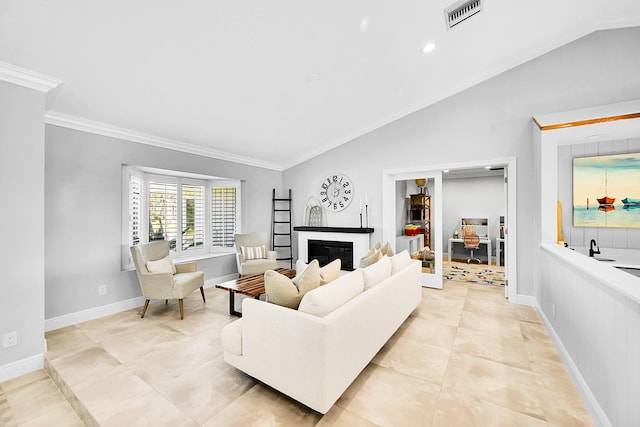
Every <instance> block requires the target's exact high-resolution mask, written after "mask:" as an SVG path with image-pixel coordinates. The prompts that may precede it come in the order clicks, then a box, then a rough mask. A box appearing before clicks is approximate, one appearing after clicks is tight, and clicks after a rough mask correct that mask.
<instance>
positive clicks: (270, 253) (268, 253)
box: [267, 251, 278, 259]
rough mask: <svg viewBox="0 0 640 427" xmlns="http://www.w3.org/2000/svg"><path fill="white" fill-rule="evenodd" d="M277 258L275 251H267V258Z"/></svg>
mask: <svg viewBox="0 0 640 427" xmlns="http://www.w3.org/2000/svg"><path fill="white" fill-rule="evenodd" d="M276 258H278V252H277V251H267V259H276Z"/></svg>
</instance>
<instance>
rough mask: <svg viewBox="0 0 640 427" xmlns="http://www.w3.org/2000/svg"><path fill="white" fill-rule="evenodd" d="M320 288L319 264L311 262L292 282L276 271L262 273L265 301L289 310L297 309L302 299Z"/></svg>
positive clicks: (314, 261) (315, 261)
mask: <svg viewBox="0 0 640 427" xmlns="http://www.w3.org/2000/svg"><path fill="white" fill-rule="evenodd" d="M318 286H320V264H318V260H313V261H311V262H310V263H309V265H308V266H307V268H305V270H304V271H303V272H302V273H301V274H300V275H299V276H296V277H295V278H294V279H293V280H291V279H289V278H288V277H287V276H284V275H282V274H280V273H278V272H276V271H273V270H267V271H265V273H264V289H265V293H266V294H267V301H268V302H270V303H273V304H277V305H281V306H284V307H289V308H298V305H299V304H300V300H301V299H302V297H303V296H304V295H305V294H306V293H307V292H309V291H310V290H312V289H315V288H317V287H318Z"/></svg>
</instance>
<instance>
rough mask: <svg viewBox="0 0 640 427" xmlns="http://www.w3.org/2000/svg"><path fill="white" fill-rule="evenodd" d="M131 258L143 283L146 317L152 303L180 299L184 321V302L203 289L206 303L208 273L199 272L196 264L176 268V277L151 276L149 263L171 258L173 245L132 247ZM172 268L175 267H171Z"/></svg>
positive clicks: (148, 244) (171, 273)
mask: <svg viewBox="0 0 640 427" xmlns="http://www.w3.org/2000/svg"><path fill="white" fill-rule="evenodd" d="M130 250H131V256H132V257H133V263H134V264H135V266H136V273H137V274H138V282H139V283H140V291H141V292H142V295H143V296H144V297H145V298H146V301H145V303H144V308H143V309H142V317H143V318H144V314H145V313H146V312H147V308H148V307H149V300H151V299H161V300H162V299H163V300H165V302H166V301H168V300H170V299H177V300H178V303H179V306H180V319H184V304H183V299H184V297H186V296H187V295H189V294H191V293H192V292H193V291H195V290H196V289H198V288H200V294H202V301H203V302H206V300H205V298H204V288H203V287H204V272H202V271H196V268H197V267H196V262H195V261H192V262H186V263H182V264H175V273H173V272H170V271H166V272H154V273H152V272H150V271H149V269H148V268H147V265H148V263H149V262H153V261H156V262H157V261H161V260H163V259H164V258H166V257H168V256H169V242H168V241H166V240H160V241H157V242H151V243H144V244H140V245H137V246H131V248H130ZM168 265H169V266H170V265H171V264H168Z"/></svg>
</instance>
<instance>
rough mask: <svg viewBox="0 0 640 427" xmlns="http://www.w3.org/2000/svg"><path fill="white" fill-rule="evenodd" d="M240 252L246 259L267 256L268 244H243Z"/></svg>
mask: <svg viewBox="0 0 640 427" xmlns="http://www.w3.org/2000/svg"><path fill="white" fill-rule="evenodd" d="M240 252H241V253H242V256H243V257H244V259H245V260H251V259H265V258H267V245H260V246H241V247H240Z"/></svg>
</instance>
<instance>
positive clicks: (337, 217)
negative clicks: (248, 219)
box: [284, 28, 640, 295]
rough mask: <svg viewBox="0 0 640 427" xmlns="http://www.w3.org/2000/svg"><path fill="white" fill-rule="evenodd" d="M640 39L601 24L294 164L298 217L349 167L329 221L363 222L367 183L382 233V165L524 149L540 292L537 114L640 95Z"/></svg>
mask: <svg viewBox="0 0 640 427" xmlns="http://www.w3.org/2000/svg"><path fill="white" fill-rule="evenodd" d="M638 40H640V28H630V29H620V30H612V31H601V32H596V33H593V34H591V35H589V36H586V37H584V38H582V39H579V40H577V41H575V42H573V43H570V44H568V45H565V46H563V47H561V48H558V49H556V50H554V51H552V52H550V53H548V54H545V55H543V56H541V57H539V58H536V59H534V60H532V61H530V62H528V63H525V64H523V65H521V66H519V67H516V68H514V69H512V70H509V71H507V72H505V73H503V74H501V75H498V76H496V77H494V78H492V79H490V80H488V81H486V82H484V83H481V84H479V85H477V86H474V87H472V88H470V89H467V90H465V91H463V92H461V93H459V94H457V95H454V96H452V97H450V98H447V99H445V100H443V101H441V102H439V103H437V104H435V105H432V106H430V107H427V108H424V109H422V110H420V111H418V112H416V113H414V114H411V115H409V116H406V117H404V118H402V119H400V120H397V121H395V122H393V123H390V124H388V125H386V126H383V127H381V128H379V129H376V130H374V131H372V132H370V133H369V134H367V135H364V136H362V137H360V138H357V139H355V140H353V141H351V142H350V143H348V144H344V145H342V146H340V147H337V148H335V149H333V150H331V151H329V152H327V153H325V154H324V155H321V156H317V157H315V158H313V159H310V160H308V161H306V162H304V163H303V164H300V165H297V166H295V167H292V168H290V169H288V170H286V171H285V172H284V186H285V187H291V188H292V189H293V194H294V195H295V196H294V197H297V200H296V201H295V203H294V209H295V212H294V220H295V221H296V222H297V223H302V217H301V216H300V215H301V212H302V211H303V208H304V203H305V201H306V200H307V198H308V196H309V195H315V194H316V192H317V188H318V187H319V184H320V182H321V181H322V179H323V177H324V176H325V175H327V174H329V173H331V172H333V171H337V172H342V173H345V174H347V175H348V176H350V177H351V179H352V180H353V181H354V184H355V188H356V195H355V203H352V204H351V206H350V207H349V208H347V209H345V210H344V211H343V212H341V213H338V214H329V216H328V225H341V226H356V224H357V223H358V203H357V201H358V198H359V197H360V195H364V194H365V193H367V194H368V198H369V204H370V205H371V206H370V220H369V224H370V226H372V227H374V228H376V231H375V234H374V236H373V237H372V240H380V239H381V236H382V234H381V232H382V230H381V224H382V217H381V211H382V206H381V182H382V173H381V172H382V170H384V169H402V168H418V167H424V168H425V169H428V168H429V166H430V165H438V164H450V163H458V162H467V161H478V160H483V159H487V160H488V159H495V158H502V157H516V158H517V184H518V187H517V193H518V199H517V210H518V215H517V223H518V226H517V236H518V242H517V245H516V252H517V259H518V269H517V272H518V277H517V286H518V293H519V294H524V295H533V280H532V277H533V272H532V265H531V263H530V262H529V260H530V259H531V258H532V255H533V251H534V248H535V246H536V245H537V238H536V237H537V236H536V235H535V234H534V232H533V230H532V227H531V223H532V217H533V215H534V214H535V212H537V210H536V209H537V208H536V206H534V203H533V201H532V196H533V194H534V193H533V192H534V189H535V185H534V182H533V180H532V175H533V147H532V143H533V140H532V134H533V132H532V129H533V122H532V119H531V118H532V117H533V116H534V115H536V114H542V113H548V112H554V111H567V110H572V109H576V108H582V107H586V106H595V105H602V104H609V103H614V102H621V101H626V100H630V99H635V98H640V85H639V84H638V77H637V76H638V75H640V55H638Z"/></svg>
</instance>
